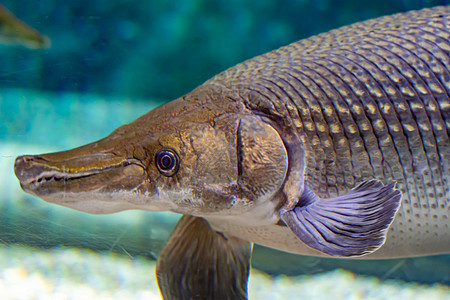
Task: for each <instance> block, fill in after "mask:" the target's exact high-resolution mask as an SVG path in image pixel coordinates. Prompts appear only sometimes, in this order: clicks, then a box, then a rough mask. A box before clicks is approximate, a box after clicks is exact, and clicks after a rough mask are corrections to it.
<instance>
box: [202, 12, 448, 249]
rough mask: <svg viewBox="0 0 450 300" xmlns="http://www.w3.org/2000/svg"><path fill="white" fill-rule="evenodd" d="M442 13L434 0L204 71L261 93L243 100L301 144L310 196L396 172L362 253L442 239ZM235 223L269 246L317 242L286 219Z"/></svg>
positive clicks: (441, 244)
mask: <svg viewBox="0 0 450 300" xmlns="http://www.w3.org/2000/svg"><path fill="white" fill-rule="evenodd" d="M449 15H450V9H449V7H442V8H438V9H425V10H422V11H419V12H410V13H407V14H400V15H394V16H387V17H383V18H378V19H374V20H369V21H366V22H363V23H356V24H353V25H350V26H346V27H343V28H340V29H337V30H333V31H330V32H327V33H324V34H320V35H318V36H315V37H312V38H309V39H305V40H302V41H299V42H297V43H293V44H291V45H289V46H286V47H283V48H280V49H278V50H275V51H273V52H270V53H267V54H265V55H262V56H259V57H257V58H255V59H252V60H249V61H247V62H244V63H242V64H239V65H237V66H235V67H233V68H231V69H229V70H227V71H226V72H224V73H221V74H219V75H217V76H216V77H214V78H212V79H211V80H209V81H208V82H206V83H205V84H211V85H220V86H223V88H224V89H229V90H244V89H246V90H249V91H251V92H252V93H254V94H256V95H261V97H258V96H254V98H253V99H257V101H248V102H247V103H246V105H247V106H249V107H251V109H253V110H256V111H269V114H271V115H276V116H279V117H280V118H281V119H283V120H284V121H285V122H287V123H288V125H287V126H290V127H293V128H295V129H296V132H297V133H298V134H299V136H300V137H301V139H302V142H303V147H304V149H305V152H306V154H305V175H304V177H305V183H306V184H307V185H308V186H309V187H310V188H311V189H312V190H314V192H315V193H316V194H317V195H319V196H320V197H325V198H328V197H333V196H336V195H340V194H343V193H346V192H347V191H348V190H349V189H351V188H353V187H354V186H355V184H356V183H359V182H362V181H365V180H368V179H370V178H377V179H379V180H382V181H383V182H389V181H391V180H395V181H396V187H397V188H398V189H399V190H400V191H401V192H402V204H401V207H400V209H399V211H398V213H397V215H396V217H395V220H394V222H393V224H392V226H391V227H390V228H389V232H388V238H387V241H386V244H385V245H384V246H383V248H382V249H380V250H379V251H377V252H375V253H373V254H372V255H368V256H365V258H370V257H372V258H389V257H399V256H418V255H426V254H437V253H448V251H449V249H450V230H449V224H450V221H449V216H450V215H449V212H450V206H449V202H450V191H449V188H450V183H449V180H450V142H449V132H450V98H449V95H450V75H449V74H450V59H449V50H450V43H449V41H450V31H449V28H450V22H449ZM438 16H441V17H438ZM213 223H214V222H213ZM217 227H218V228H221V230H223V229H225V228H227V230H229V231H232V232H236V230H238V228H236V227H235V226H234V225H233V224H218V225H217ZM231 227H232V228H231ZM241 229H242V230H241V234H242V235H244V236H252V237H253V241H255V239H254V236H255V232H258V234H257V235H259V234H260V235H261V237H259V238H257V241H255V242H257V243H261V244H263V245H266V246H269V247H275V248H278V249H280V248H281V249H282V250H285V251H289V252H293V253H299V254H306V253H307V254H318V253H316V252H315V251H313V252H311V251H309V249H305V248H304V247H303V246H304V245H301V244H298V243H296V242H295V241H296V239H295V237H293V236H292V232H291V231H290V230H289V229H287V228H280V227H271V228H264V229H262V228H260V227H259V228H256V227H255V228H250V229H249V228H241ZM247 230H249V231H250V233H247ZM272 231H273V232H272ZM268 232H271V233H270V235H271V236H272V237H273V240H272V239H267V238H266V236H267V234H269V233H268ZM240 236H241V235H240ZM268 241H270V242H268ZM272 241H273V242H272ZM287 241H289V242H287ZM297 241H298V239H297ZM281 245H283V246H282V247H280V246H281ZM294 245H296V246H294ZM305 252H306V253H305Z"/></svg>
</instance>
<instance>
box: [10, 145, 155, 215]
mask: <svg viewBox="0 0 450 300" xmlns="http://www.w3.org/2000/svg"><path fill="white" fill-rule="evenodd" d="M14 172H15V174H16V176H17V178H18V179H19V181H20V185H21V187H22V189H23V190H24V191H26V192H28V193H31V194H33V195H36V196H38V197H40V198H42V199H44V200H46V201H48V202H52V203H56V204H61V205H64V206H68V207H71V208H75V209H78V210H82V211H86V212H90V213H110V212H114V211H119V210H125V209H133V208H135V207H134V205H136V204H138V202H139V203H142V202H145V200H142V198H143V197H144V196H145V195H147V196H148V195H149V194H152V192H154V191H155V187H154V186H153V184H152V182H151V181H150V180H149V178H148V176H147V174H146V171H145V166H144V165H143V163H142V162H141V161H139V160H137V159H135V158H127V157H122V156H120V155H117V154H114V153H108V152H106V151H103V150H100V149H99V147H98V143H93V144H89V145H85V146H83V147H79V148H76V149H73V150H69V151H64V152H56V153H49V154H42V155H24V156H19V157H18V158H17V159H16V161H15V164H14ZM117 195H122V196H121V197H117ZM117 199H121V200H119V201H117ZM108 202H109V203H108ZM105 203H106V204H105Z"/></svg>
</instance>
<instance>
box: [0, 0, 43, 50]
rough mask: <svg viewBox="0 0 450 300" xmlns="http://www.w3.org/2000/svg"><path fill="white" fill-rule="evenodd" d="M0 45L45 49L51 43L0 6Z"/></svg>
mask: <svg viewBox="0 0 450 300" xmlns="http://www.w3.org/2000/svg"><path fill="white" fill-rule="evenodd" d="M0 44H6V45H22V46H25V47H27V48H31V49H47V48H49V47H50V44H51V42H50V39H49V38H48V37H47V36H45V35H43V34H42V33H40V32H39V31H37V30H36V29H34V28H32V27H30V26H28V25H27V24H25V23H24V22H23V21H22V20H20V19H18V18H17V17H16V16H14V15H13V13H11V12H10V11H9V10H8V9H7V8H6V7H5V6H3V5H2V4H0Z"/></svg>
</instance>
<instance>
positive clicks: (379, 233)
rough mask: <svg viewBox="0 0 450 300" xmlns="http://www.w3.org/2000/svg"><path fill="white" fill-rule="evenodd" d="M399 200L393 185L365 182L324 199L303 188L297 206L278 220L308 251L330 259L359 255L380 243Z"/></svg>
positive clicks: (379, 245) (397, 192) (378, 245)
mask: <svg viewBox="0 0 450 300" xmlns="http://www.w3.org/2000/svg"><path fill="white" fill-rule="evenodd" d="M400 199H401V193H400V191H398V190H396V189H395V183H394V182H390V183H389V184H387V185H383V184H382V183H381V182H380V181H378V180H369V181H366V182H363V183H361V184H360V185H358V186H356V187H355V188H353V189H352V190H350V191H349V192H348V193H347V194H345V195H340V196H337V197H333V198H326V199H321V198H318V197H317V196H316V195H315V194H314V193H313V192H312V191H311V190H309V189H308V188H307V187H305V191H304V192H303V194H302V196H301V197H300V199H299V202H298V204H297V206H295V207H294V208H293V209H292V210H289V211H286V212H283V213H281V218H282V219H283V221H284V222H285V223H286V225H287V226H288V227H289V228H290V229H291V230H292V231H293V232H294V234H295V235H296V236H297V237H298V238H300V239H301V240H302V241H303V242H304V243H305V244H307V245H308V246H310V247H311V248H314V249H317V250H319V251H321V252H324V253H326V254H329V255H332V256H360V255H364V254H368V253H371V252H373V251H375V250H377V249H378V248H379V247H381V246H382V245H383V244H384V241H385V239H386V232H387V229H388V227H389V226H390V224H391V223H392V221H393V219H394V216H395V213H396V212H397V210H398V208H399V207H400Z"/></svg>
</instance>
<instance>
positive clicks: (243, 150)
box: [236, 117, 288, 198]
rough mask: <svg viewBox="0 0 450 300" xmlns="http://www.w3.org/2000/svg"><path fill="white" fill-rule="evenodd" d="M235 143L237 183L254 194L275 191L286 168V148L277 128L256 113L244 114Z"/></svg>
mask: <svg viewBox="0 0 450 300" xmlns="http://www.w3.org/2000/svg"><path fill="white" fill-rule="evenodd" d="M236 143H237V145H236V149H237V150H236V155H237V165H238V167H237V169H238V184H239V186H240V187H241V188H242V189H243V190H244V191H246V192H247V193H248V194H250V195H252V196H253V197H256V198H259V197H262V196H263V197H271V196H272V195H274V194H275V193H276V192H277V191H278V190H279V189H280V187H281V186H282V184H283V182H284V179H285V177H286V172H287V168H288V156H287V152H286V148H285V146H284V144H283V140H282V139H281V137H280V135H279V134H278V132H277V131H276V130H275V129H274V128H273V126H272V125H270V124H269V123H267V122H264V121H263V120H261V119H260V118H258V117H244V118H242V119H241V120H240V123H239V127H238V131H237V141H236Z"/></svg>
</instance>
